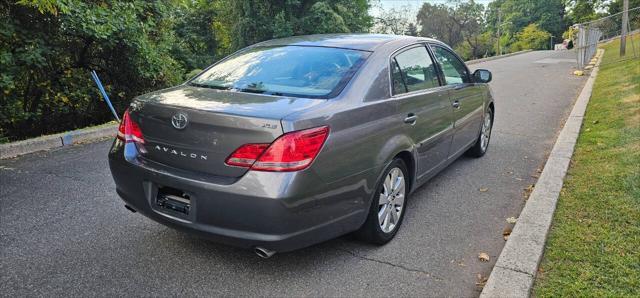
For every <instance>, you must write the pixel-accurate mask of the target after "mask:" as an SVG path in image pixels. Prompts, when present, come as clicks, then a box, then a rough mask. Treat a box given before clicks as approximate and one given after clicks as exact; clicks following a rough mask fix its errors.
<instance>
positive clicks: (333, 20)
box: [220, 0, 372, 49]
mask: <svg viewBox="0 0 640 298" xmlns="http://www.w3.org/2000/svg"><path fill="white" fill-rule="evenodd" d="M224 2H225V3H226V4H225V5H224V6H223V10H224V11H223V12H221V13H220V14H221V15H224V18H225V23H227V24H231V35H232V36H233V37H234V38H233V43H232V48H234V49H239V48H242V47H245V46H247V45H250V44H254V43H257V42H260V41H264V40H267V39H271V38H276V37H286V36H291V35H304V34H317V33H341V32H366V31H368V29H369V28H370V27H371V25H372V18H371V17H370V16H369V14H368V9H369V3H368V2H367V0H353V1H350V0H322V1H317V0H315V1H313V0H307V1H303V0H282V1H273V0H235V1H232V0H227V1H224Z"/></svg>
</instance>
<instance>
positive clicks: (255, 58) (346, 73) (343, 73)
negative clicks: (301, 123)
mask: <svg viewBox="0 0 640 298" xmlns="http://www.w3.org/2000/svg"><path fill="white" fill-rule="evenodd" d="M368 55H369V53H368V52H364V51H356V50H347V49H337V48H324V47H302V46H276V47H255V48H251V49H249V50H245V51H242V52H240V53H238V54H235V55H233V56H231V57H229V58H227V59H226V60H224V61H222V62H220V63H218V64H216V65H215V66H213V67H211V68H209V69H208V70H206V71H205V72H204V73H202V74H201V75H200V76H198V77H196V78H195V79H193V80H192V81H191V82H190V83H191V84H192V85H196V86H201V87H208V88H216V89H231V90H234V91H239V92H252V93H264V94H274V95H291V96H300V97H315V98H318V97H319V98H327V97H330V96H332V95H335V93H337V92H340V91H341V89H342V88H343V87H344V85H346V83H347V82H348V81H349V79H350V78H351V76H352V75H353V73H354V72H355V71H356V70H357V69H358V67H359V66H360V65H361V64H362V62H363V61H364V60H365V59H366V58H367V56H368Z"/></svg>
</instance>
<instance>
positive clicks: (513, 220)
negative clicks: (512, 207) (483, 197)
mask: <svg viewBox="0 0 640 298" xmlns="http://www.w3.org/2000/svg"><path fill="white" fill-rule="evenodd" d="M517 221H518V219H517V218H515V217H513V216H512V217H509V218H507V222H508V223H510V224H514V223H516V222H517Z"/></svg>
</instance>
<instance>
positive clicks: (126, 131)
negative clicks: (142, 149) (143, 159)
mask: <svg viewBox="0 0 640 298" xmlns="http://www.w3.org/2000/svg"><path fill="white" fill-rule="evenodd" d="M118 139H120V140H122V141H124V142H125V143H130V142H136V143H140V144H144V137H143V136H142V130H141V129H140V126H139V125H138V123H135V122H134V121H133V120H132V119H131V116H130V115H129V110H126V111H124V115H122V121H121V122H120V126H119V127H118Z"/></svg>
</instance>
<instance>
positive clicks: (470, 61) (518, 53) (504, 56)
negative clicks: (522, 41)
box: [464, 50, 533, 65]
mask: <svg viewBox="0 0 640 298" xmlns="http://www.w3.org/2000/svg"><path fill="white" fill-rule="evenodd" d="M531 51H533V50H524V51H518V52H513V53H509V54H504V55H500V56H491V57H487V58H481V59H475V60H469V61H465V62H464V63H465V64H467V65H470V64H476V63H481V62H487V61H491V60H497V59H502V58H507V57H511V56H515V55H520V54H524V53H529V52H531Z"/></svg>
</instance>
